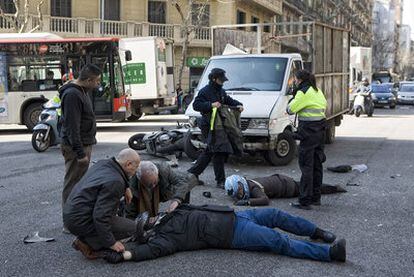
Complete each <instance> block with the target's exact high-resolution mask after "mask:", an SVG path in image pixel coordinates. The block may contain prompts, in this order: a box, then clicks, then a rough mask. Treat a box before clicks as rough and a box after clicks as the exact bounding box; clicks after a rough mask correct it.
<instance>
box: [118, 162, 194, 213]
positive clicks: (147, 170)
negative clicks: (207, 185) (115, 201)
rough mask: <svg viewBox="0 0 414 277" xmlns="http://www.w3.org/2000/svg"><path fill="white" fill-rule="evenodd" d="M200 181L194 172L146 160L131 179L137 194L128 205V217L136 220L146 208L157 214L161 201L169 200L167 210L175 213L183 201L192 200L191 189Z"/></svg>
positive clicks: (131, 185) (133, 189) (149, 211)
mask: <svg viewBox="0 0 414 277" xmlns="http://www.w3.org/2000/svg"><path fill="white" fill-rule="evenodd" d="M197 184H198V180H197V178H196V177H195V176H194V175H193V174H191V173H188V172H185V171H184V172H183V171H179V170H176V169H173V168H171V166H170V165H168V164H167V163H166V162H161V163H153V162H150V161H142V162H141V164H140V166H139V168H138V171H137V174H136V175H135V176H134V177H133V178H132V179H131V181H130V188H131V191H132V195H133V197H132V201H131V203H130V204H127V205H126V206H125V211H126V217H127V218H131V219H135V218H136V217H137V216H138V214H140V213H143V212H145V211H147V212H148V213H149V214H150V216H155V215H157V214H158V208H159V203H160V202H166V201H169V200H170V201H171V202H170V205H169V208H168V210H167V211H168V212H171V211H173V210H174V209H175V208H176V207H177V206H178V205H179V204H181V203H190V191H191V189H193V188H194V187H195V186H196V185H197Z"/></svg>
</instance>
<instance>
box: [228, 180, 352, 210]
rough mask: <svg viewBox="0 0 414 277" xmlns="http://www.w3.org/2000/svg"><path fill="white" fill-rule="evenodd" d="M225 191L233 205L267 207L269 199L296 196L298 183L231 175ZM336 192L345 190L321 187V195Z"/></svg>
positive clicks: (327, 186) (324, 185)
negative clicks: (232, 200)
mask: <svg viewBox="0 0 414 277" xmlns="http://www.w3.org/2000/svg"><path fill="white" fill-rule="evenodd" d="M225 190H226V192H227V194H228V195H230V196H231V197H233V198H234V199H236V202H235V203H234V204H235V205H237V206H248V205H250V206H267V205H269V201H270V200H269V198H289V197H296V196H298V195H299V182H297V181H295V180H293V179H292V178H290V177H288V176H285V175H282V174H274V175H271V176H267V177H258V178H253V179H246V178H244V177H242V176H239V175H232V176H229V177H227V178H226V182H225ZM338 192H346V190H345V189H344V188H342V187H341V186H339V185H335V186H333V185H327V184H322V186H321V193H322V194H331V193H338ZM313 205H315V204H313Z"/></svg>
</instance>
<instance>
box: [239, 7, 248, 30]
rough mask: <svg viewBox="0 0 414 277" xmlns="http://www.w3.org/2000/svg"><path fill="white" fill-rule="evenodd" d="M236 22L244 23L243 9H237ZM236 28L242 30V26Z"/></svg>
mask: <svg viewBox="0 0 414 277" xmlns="http://www.w3.org/2000/svg"><path fill="white" fill-rule="evenodd" d="M237 24H246V13H245V12H243V11H240V10H238V11H237ZM238 29H240V30H244V29H245V28H244V27H239V28H238Z"/></svg>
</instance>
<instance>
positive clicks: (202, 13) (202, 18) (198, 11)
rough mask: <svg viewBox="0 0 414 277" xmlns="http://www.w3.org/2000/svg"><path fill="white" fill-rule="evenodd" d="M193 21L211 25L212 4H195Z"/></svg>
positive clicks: (197, 23)
mask: <svg viewBox="0 0 414 277" xmlns="http://www.w3.org/2000/svg"><path fill="white" fill-rule="evenodd" d="M192 7H193V9H192V10H193V13H192V18H191V22H192V23H193V25H200V26H204V27H207V26H210V5H203V4H193V6H192Z"/></svg>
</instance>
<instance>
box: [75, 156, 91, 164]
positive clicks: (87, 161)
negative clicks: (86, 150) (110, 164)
mask: <svg viewBox="0 0 414 277" xmlns="http://www.w3.org/2000/svg"><path fill="white" fill-rule="evenodd" d="M78 163H79V164H80V165H85V166H86V165H89V159H88V156H85V157H83V158H82V159H78Z"/></svg>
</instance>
